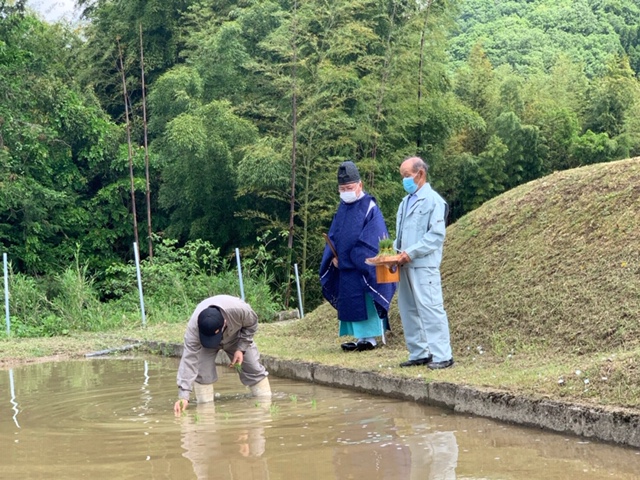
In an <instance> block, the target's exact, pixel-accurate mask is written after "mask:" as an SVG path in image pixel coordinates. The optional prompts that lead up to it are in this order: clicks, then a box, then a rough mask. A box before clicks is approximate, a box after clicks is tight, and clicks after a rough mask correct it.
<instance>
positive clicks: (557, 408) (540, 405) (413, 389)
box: [145, 342, 640, 447]
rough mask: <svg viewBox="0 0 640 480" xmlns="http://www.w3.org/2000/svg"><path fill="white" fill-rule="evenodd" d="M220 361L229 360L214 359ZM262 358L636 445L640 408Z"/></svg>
mask: <svg viewBox="0 0 640 480" xmlns="http://www.w3.org/2000/svg"><path fill="white" fill-rule="evenodd" d="M145 344H146V346H147V348H149V349H150V350H154V351H160V352H161V353H162V354H163V355H168V356H175V357H179V356H181V355H182V345H177V344H169V343H159V342H145ZM221 353H224V352H221ZM225 357H226V354H225ZM224 361H228V359H225V360H223V361H222V362H219V363H223V362H224ZM261 361H262V363H263V365H264V366H265V367H266V368H267V370H269V373H271V374H273V375H276V376H278V377H283V378H289V379H293V380H302V381H306V382H312V383H318V384H320V385H327V386H332V387H341V388H348V389H351V390H356V391H360V392H366V393H371V394H374V395H382V396H386V397H391V398H398V399H401V400H412V401H415V402H419V403H424V404H427V405H433V406H439V407H445V408H448V409H451V410H453V411H454V412H457V413H466V414H473V415H477V416H480V417H486V418H491V419H494V420H499V421H502V422H508V423H513V424H517V425H523V426H529V427H538V428H542V429H546V430H551V431H554V432H559V433H567V434H573V435H578V436H581V437H585V438H592V439H596V440H601V441H605V442H613V443H617V444H620V445H628V446H631V447H640V412H636V411H628V410H624V409H621V408H615V409H613V408H612V409H605V408H602V407H593V406H583V405H578V404H572V403H563V402H558V401H554V400H547V399H534V398H527V397H523V396H517V395H513V394H510V393H508V392H504V391H497V390H484V389H480V388H473V387H469V386H466V385H456V384H453V383H447V382H434V381H430V382H426V381H424V380H418V379H405V378H399V377H393V376H386V375H381V374H378V373H374V372H366V371H359V370H354V369H349V368H342V367H333V366H328V365H322V364H319V363H310V362H302V361H292V360H283V359H280V358H276V357H272V356H269V355H262V356H261Z"/></svg>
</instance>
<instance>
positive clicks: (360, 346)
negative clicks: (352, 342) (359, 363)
mask: <svg viewBox="0 0 640 480" xmlns="http://www.w3.org/2000/svg"><path fill="white" fill-rule="evenodd" d="M374 348H376V346H375V345H374V344H373V343H371V342H370V341H368V340H361V341H360V342H358V343H356V350H358V351H359V352H366V351H367V350H373V349H374Z"/></svg>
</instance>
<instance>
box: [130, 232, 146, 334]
mask: <svg viewBox="0 0 640 480" xmlns="http://www.w3.org/2000/svg"><path fill="white" fill-rule="evenodd" d="M133 252H134V254H135V257H136V275H137V277H138V292H140V311H141V312H142V326H143V327H146V326H147V317H146V316H145V314H144V297H143V295H142V276H141V275H140V254H139V253H138V243H137V242H133Z"/></svg>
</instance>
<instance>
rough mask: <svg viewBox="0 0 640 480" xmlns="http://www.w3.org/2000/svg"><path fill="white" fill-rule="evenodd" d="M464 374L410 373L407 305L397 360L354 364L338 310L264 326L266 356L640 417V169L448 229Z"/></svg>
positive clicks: (617, 170) (88, 345) (30, 350)
mask: <svg viewBox="0 0 640 480" xmlns="http://www.w3.org/2000/svg"><path fill="white" fill-rule="evenodd" d="M442 275H443V283H444V294H445V306H446V308H447V310H448V314H449V319H450V324H451V336H452V343H453V348H454V356H455V359H456V366H455V368H451V369H447V370H444V371H437V372H431V371H428V370H427V369H426V368H422V367H414V368H410V369H400V368H399V367H398V363H400V362H401V361H403V360H405V359H406V358H407V353H406V350H405V347H404V342H403V338H402V327H401V325H400V320H399V318H398V313H397V308H396V306H395V305H394V306H393V308H392V311H391V316H390V321H391V325H392V329H393V332H394V333H393V335H392V336H391V337H390V338H389V339H388V342H387V346H385V347H382V348H378V349H376V350H373V351H370V352H363V353H343V352H342V351H340V348H339V345H340V343H341V342H342V341H344V339H340V338H337V336H336V332H337V324H336V317H335V312H334V310H333V309H332V308H331V307H330V306H328V305H326V304H325V305H323V306H321V307H320V308H318V309H317V310H315V311H314V312H311V313H309V314H307V315H306V316H305V318H304V319H303V320H299V321H295V322H287V323H280V324H263V325H262V326H261V330H260V332H259V334H258V336H257V338H256V341H257V343H258V345H259V347H260V350H261V352H262V353H263V354H267V355H274V356H278V357H282V358H287V359H297V360H302V361H311V362H320V363H324V364H329V365H339V366H344V367H345V368H354V369H362V370H367V371H375V372H379V373H380V374H381V375H400V376H407V377H420V378H424V379H425V382H430V381H445V382H454V383H461V384H467V385H472V386H477V387H482V388H493V389H501V390H508V391H510V392H513V393H517V394H524V395H529V396H535V397H548V398H552V399H558V400H567V401H572V402H578V403H583V404H594V405H604V406H621V407H631V408H638V407H639V406H640V335H639V332H640V329H639V326H640V159H629V160H624V161H620V162H613V163H608V164H599V165H593V166H588V167H584V168H580V169H575V170H570V171H565V172H558V173H555V174H553V175H550V176H548V177H545V178H542V179H540V180H537V181H534V182H531V183H529V184H526V185H523V186H521V187H519V188H516V189H513V190H511V191H509V192H507V193H505V194H503V195H501V196H500V197H497V198H495V199H493V200H491V201H489V202H487V203H486V204H484V205H483V206H482V207H481V208H479V209H477V210H476V211H474V212H472V213H470V214H469V215H467V216H465V217H463V218H462V219H460V220H459V221H458V222H457V223H455V224H454V225H451V226H450V227H449V228H448V237H447V242H446V245H445V258H444V260H443V264H442ZM183 328H184V324H181V323H178V324H164V325H150V326H149V327H147V328H146V329H145V330H141V329H135V328H132V329H130V330H127V331H118V332H113V333H110V334H108V335H105V334H91V335H89V334H73V335H71V336H69V337H64V338H54V339H24V340H6V341H3V342H1V343H0V352H1V353H0V366H2V365H3V364H4V365H5V366H6V365H8V364H10V363H12V362H13V361H16V360H18V361H20V360H33V359H34V358H37V357H46V356H51V355H56V354H62V355H76V354H82V353H84V352H87V351H93V350H99V349H103V348H108V347H114V346H118V345H122V344H124V343H126V341H125V339H127V338H137V339H148V340H159V341H168V342H180V341H181V338H182V334H183Z"/></svg>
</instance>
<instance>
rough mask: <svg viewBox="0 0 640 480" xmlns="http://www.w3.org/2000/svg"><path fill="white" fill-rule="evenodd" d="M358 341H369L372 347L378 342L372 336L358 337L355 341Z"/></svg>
mask: <svg viewBox="0 0 640 480" xmlns="http://www.w3.org/2000/svg"><path fill="white" fill-rule="evenodd" d="M360 342H369V343H371V345H373V346H374V347H375V346H376V345H377V344H378V342H376V339H375V338H373V337H367V338H359V339H358V341H357V342H356V343H360Z"/></svg>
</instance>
